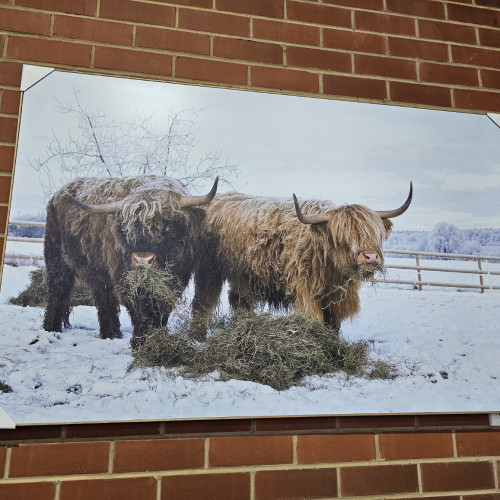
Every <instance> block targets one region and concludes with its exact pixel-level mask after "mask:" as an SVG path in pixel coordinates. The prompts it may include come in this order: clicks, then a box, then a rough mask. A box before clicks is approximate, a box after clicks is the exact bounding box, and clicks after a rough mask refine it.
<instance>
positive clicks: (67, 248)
mask: <svg viewBox="0 0 500 500" xmlns="http://www.w3.org/2000/svg"><path fill="white" fill-rule="evenodd" d="M65 193H69V194H71V195H72V196H73V197H74V198H76V199H77V200H80V201H83V202H85V203H88V204H105V203H111V202H115V201H119V200H121V201H122V203H121V206H120V209H119V210H118V211H117V212H116V213H115V214H112V215H103V214H91V213H88V212H86V211H84V210H81V209H80V208H78V207H76V206H75V205H74V204H73V203H71V201H70V199H69V197H68V196H67V195H66V194H65ZM181 195H190V193H189V192H188V190H187V189H186V188H185V187H184V186H183V185H182V184H181V183H180V182H179V181H177V180H176V179H171V178H169V177H163V176H155V175H146V176H138V177H131V178H104V179H103V178H82V179H77V180H74V181H72V182H70V183H69V184H67V185H66V186H64V187H63V188H61V189H60V190H59V191H58V192H57V193H55V194H54V196H53V197H52V199H51V200H50V201H49V203H48V205H47V225H46V232H45V246H44V255H45V262H46V266H47V281H48V289H49V292H48V305H47V308H46V311H45V318H44V323H43V327H44V328H45V330H47V331H56V332H60V331H61V329H62V327H63V325H64V326H65V327H69V326H70V324H69V312H70V306H69V301H70V297H71V292H72V289H73V283H74V278H75V275H77V276H78V277H79V278H81V279H83V280H84V281H85V282H86V283H87V284H88V285H89V287H90V288H91V290H92V293H93V295H94V298H95V302H96V306H97V311H98V318H99V325H100V335H101V337H102V338H119V337H121V333H120V322H119V318H118V314H119V303H122V304H124V305H125V306H126V308H127V310H128V312H129V314H130V317H131V319H132V325H133V327H134V332H133V338H132V347H134V348H135V347H138V346H139V345H140V344H141V343H142V342H143V341H144V338H145V336H146V334H147V332H148V331H149V330H150V329H151V328H158V327H164V326H165V325H166V322H167V320H168V314H169V313H170V311H171V308H172V306H171V305H170V304H168V305H165V304H159V302H158V301H157V300H156V299H155V298H151V297H150V298H149V299H151V300H149V299H148V298H147V297H146V298H144V297H143V298H137V299H136V300H134V301H132V300H131V299H130V294H129V293H127V292H128V286H127V282H126V280H125V276H126V273H127V272H128V271H129V269H130V268H131V266H132V263H131V261H132V254H133V253H140V252H149V253H153V254H154V267H157V268H160V269H168V270H169V272H170V273H171V274H172V275H173V276H174V277H175V278H176V280H177V281H178V283H179V286H178V290H177V293H178V295H179V296H180V294H181V293H182V291H183V290H184V288H185V287H186V286H187V284H188V282H189V279H190V277H191V275H192V273H193V271H194V269H195V267H196V264H197V256H198V255H199V253H200V252H199V251H200V242H201V241H202V239H203V237H204V232H205V228H206V220H205V212H204V211H203V210H202V209H201V208H198V207H194V208H180V206H179V201H180V197H181ZM139 255H143V254H142V253H140V254H139ZM165 310H168V312H167V314H165Z"/></svg>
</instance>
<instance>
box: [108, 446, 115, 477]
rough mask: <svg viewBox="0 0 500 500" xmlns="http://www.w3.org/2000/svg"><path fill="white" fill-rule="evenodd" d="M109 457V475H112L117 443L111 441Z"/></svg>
mask: <svg viewBox="0 0 500 500" xmlns="http://www.w3.org/2000/svg"><path fill="white" fill-rule="evenodd" d="M108 453H109V457H108V473H110V474H112V473H113V467H114V464H115V442H114V441H110V443H109V450H108Z"/></svg>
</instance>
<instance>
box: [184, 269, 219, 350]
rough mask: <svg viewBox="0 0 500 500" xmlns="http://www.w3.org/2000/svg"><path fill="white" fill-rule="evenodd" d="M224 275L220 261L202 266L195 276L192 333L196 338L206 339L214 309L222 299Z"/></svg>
mask: <svg viewBox="0 0 500 500" xmlns="http://www.w3.org/2000/svg"><path fill="white" fill-rule="evenodd" d="M223 284H224V276H223V273H222V269H221V266H220V264H219V263H217V262H216V263H213V262H212V264H210V263H206V264H202V265H201V266H200V269H199V270H197V272H196V274H195V277H194V297H193V302H192V304H191V307H192V319H191V325H190V335H191V337H192V338H194V339H196V340H201V341H202V340H204V339H205V338H206V336H207V327H208V324H209V322H210V318H211V316H212V313H213V311H214V309H215V308H216V307H217V306H218V304H219V301H220V294H221V292H222V286H223Z"/></svg>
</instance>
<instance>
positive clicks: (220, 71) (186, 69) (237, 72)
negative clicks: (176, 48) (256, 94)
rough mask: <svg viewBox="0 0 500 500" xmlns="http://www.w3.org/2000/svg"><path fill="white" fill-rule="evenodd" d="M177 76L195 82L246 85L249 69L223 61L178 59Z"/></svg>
mask: <svg viewBox="0 0 500 500" xmlns="http://www.w3.org/2000/svg"><path fill="white" fill-rule="evenodd" d="M175 76H176V77H178V78H185V79H188V80H195V81H207V82H218V83H226V84H231V83H233V84H235V85H246V83H247V67H246V66H245V65H244V64H236V63H230V62H223V61H210V60H208V59H194V58H190V57H177V58H176V59H175Z"/></svg>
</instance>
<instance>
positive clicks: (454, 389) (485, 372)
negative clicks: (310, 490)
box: [0, 259, 500, 423]
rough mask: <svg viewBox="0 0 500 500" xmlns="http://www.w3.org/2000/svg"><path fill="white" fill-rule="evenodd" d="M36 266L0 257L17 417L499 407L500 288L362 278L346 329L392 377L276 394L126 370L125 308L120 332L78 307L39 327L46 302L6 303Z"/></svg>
mask: <svg viewBox="0 0 500 500" xmlns="http://www.w3.org/2000/svg"><path fill="white" fill-rule="evenodd" d="M395 260H397V261H398V262H401V259H395ZM434 262H435V261H434ZM31 270H33V268H30V267H18V268H14V267H11V266H5V268H4V276H3V280H2V290H1V294H0V317H1V318H2V320H1V326H0V381H3V382H4V383H6V384H8V385H9V386H11V387H12V389H13V392H12V393H0V407H2V408H3V409H4V410H5V411H6V412H7V413H8V414H9V415H10V417H11V418H12V419H13V420H14V421H15V422H16V423H41V422H75V421H109V420H138V419H170V418H172V419H182V418H210V417H237V416H263V415H268V416H271V415H324V414H356V413H415V412H468V411H473V412H476V411H491V412H498V411H500V390H499V389H500V363H499V362H498V356H499V353H500V335H498V332H499V331H500V292H493V291H486V292H485V293H483V294H481V293H478V291H468V292H457V291H456V290H455V289H446V290H438V289H432V288H426V289H424V291H416V290H411V289H397V288H389V287H388V285H378V286H375V287H373V286H366V287H365V288H363V290H362V292H361V300H362V310H361V313H360V315H359V316H358V317H357V318H355V319H354V320H352V321H349V322H346V323H345V324H344V325H343V328H342V333H343V336H344V337H345V338H346V339H348V340H351V341H354V340H356V339H366V340H371V341H372V342H373V353H372V356H373V358H374V359H379V358H380V359H382V360H386V361H389V362H391V363H394V364H395V365H396V366H397V368H398V370H399V376H398V377H397V378H396V379H394V380H365V379H361V378H347V377H346V376H344V375H342V374H335V375H331V376H321V377H320V376H313V377H308V378H307V379H306V380H305V381H304V385H302V386H298V387H292V388H290V389H288V390H286V391H282V392H278V391H275V390H273V389H272V388H270V387H268V386H264V385H260V384H256V383H253V382H245V381H237V380H230V381H227V382H221V381H218V379H217V373H213V374H211V375H209V376H206V377H204V378H202V379H198V380H190V379H185V378H183V377H180V376H178V375H177V374H176V372H175V371H165V370H158V369H157V370H153V369H140V370H135V371H133V372H131V373H126V369H127V366H128V365H129V363H130V362H131V361H132V357H131V354H130V348H129V340H130V336H131V326H130V321H129V319H128V316H127V314H126V313H123V314H122V316H121V321H122V329H123V332H124V338H123V339H121V340H102V339H100V338H99V336H98V324H97V317H96V313H95V309H94V308H92V307H83V306H80V307H76V308H75V309H74V311H73V314H72V318H71V321H72V324H73V328H72V329H71V330H67V331H65V332H63V333H62V334H55V333H49V332H45V331H44V330H43V329H42V328H41V322H42V316H43V310H42V309H39V308H30V307H26V308H22V307H18V306H12V305H8V304H7V301H8V298H9V297H12V296H15V295H17V294H18V293H19V292H20V291H22V290H23V289H24V288H25V287H26V285H27V283H28V280H29V272H30V271H31Z"/></svg>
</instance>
